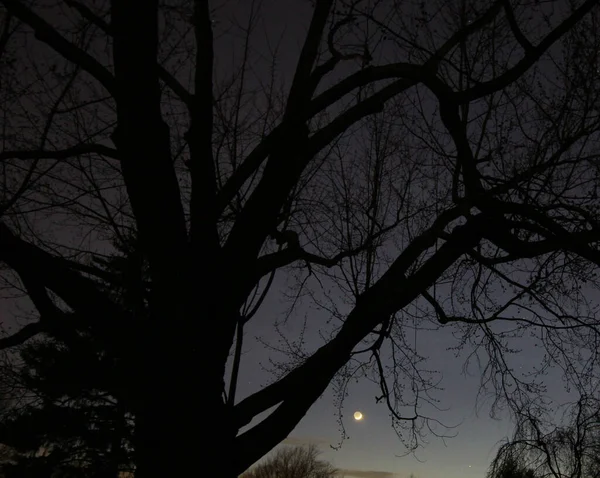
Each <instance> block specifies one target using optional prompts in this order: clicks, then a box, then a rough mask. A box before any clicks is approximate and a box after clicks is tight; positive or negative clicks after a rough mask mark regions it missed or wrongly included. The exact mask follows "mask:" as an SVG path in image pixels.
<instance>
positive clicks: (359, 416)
mask: <svg viewBox="0 0 600 478" xmlns="http://www.w3.org/2000/svg"><path fill="white" fill-rule="evenodd" d="M354 419H355V420H356V421H357V422H359V421H361V420H362V419H363V414H362V413H360V412H354Z"/></svg>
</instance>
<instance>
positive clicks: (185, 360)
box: [134, 330, 237, 478]
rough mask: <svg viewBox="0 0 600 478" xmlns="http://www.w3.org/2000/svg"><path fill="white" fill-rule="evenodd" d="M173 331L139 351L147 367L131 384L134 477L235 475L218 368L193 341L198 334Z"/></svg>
mask: <svg viewBox="0 0 600 478" xmlns="http://www.w3.org/2000/svg"><path fill="white" fill-rule="evenodd" d="M157 332H160V331H157ZM162 332H163V333H162V334H159V335H160V336H161V343H163V344H164V343H165V335H167V336H169V335H173V334H172V333H169V332H168V331H166V330H163V331H162ZM177 335H179V339H178V340H177V341H175V340H173V341H171V343H170V344H169V345H168V346H164V345H163V347H160V348H157V349H155V350H147V352H146V353H145V354H144V355H145V356H146V359H145V361H146V365H148V364H149V363H151V364H152V366H151V367H148V368H147V369H146V370H150V372H149V373H147V374H146V375H145V376H143V377H140V378H141V380H140V381H139V382H138V385H137V388H138V397H137V398H138V400H137V409H136V412H135V413H136V422H135V435H134V447H135V455H136V474H135V476H136V478H149V477H152V478H154V477H159V476H173V477H178V476H188V475H189V474H190V473H193V476H214V477H216V476H218V477H223V478H229V477H235V476H237V474H236V473H235V469H236V466H235V457H234V452H233V443H234V439H235V434H236V433H235V431H234V429H233V426H232V424H233V420H232V414H231V409H230V408H229V407H227V405H226V404H225V402H224V400H223V394H222V391H223V388H224V383H223V372H222V369H223V368H224V367H223V366H219V365H218V364H217V360H215V357H214V356H211V355H210V352H211V351H210V350H205V351H203V350H198V347H197V345H196V346H194V344H193V343H192V342H194V341H195V342H198V341H199V340H200V339H201V337H199V336H197V335H196V334H190V333H187V334H181V333H179V334H177ZM182 335H185V337H183V336H182ZM184 342H185V343H184Z"/></svg>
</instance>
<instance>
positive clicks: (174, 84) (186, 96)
mask: <svg viewBox="0 0 600 478" xmlns="http://www.w3.org/2000/svg"><path fill="white" fill-rule="evenodd" d="M65 3H66V4H67V5H68V6H70V7H71V8H73V9H75V10H76V11H77V12H78V13H79V14H80V15H81V16H82V17H83V18H85V19H86V20H88V21H89V22H90V23H92V24H93V25H96V26H97V27H98V28H100V30H102V31H103V32H104V33H106V34H107V35H109V36H112V29H111V26H110V24H109V23H108V22H106V21H105V20H104V19H103V18H101V17H99V16H98V15H96V14H95V13H94V12H93V11H92V10H90V8H89V7H87V6H86V5H83V4H81V3H80V2H76V1H74V0H65ZM158 76H159V77H160V79H161V80H162V81H164V82H165V84H166V85H167V86H168V87H169V88H171V90H172V91H173V93H175V94H176V95H177V97H178V98H179V99H180V100H181V101H183V102H184V103H185V104H186V105H187V106H188V107H190V105H191V103H192V95H191V94H190V92H189V91H188V90H187V89H185V87H184V86H183V85H182V84H181V83H180V82H179V81H177V79H176V78H175V77H174V76H173V75H171V74H170V73H169V72H168V71H167V70H166V69H165V68H164V67H163V66H162V65H159V66H158Z"/></svg>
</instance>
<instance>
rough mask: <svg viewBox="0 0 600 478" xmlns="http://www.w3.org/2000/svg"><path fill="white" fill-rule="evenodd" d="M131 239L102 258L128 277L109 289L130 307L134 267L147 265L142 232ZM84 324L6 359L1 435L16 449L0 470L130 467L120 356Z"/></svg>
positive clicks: (99, 471) (90, 471)
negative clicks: (138, 239)
mask: <svg viewBox="0 0 600 478" xmlns="http://www.w3.org/2000/svg"><path fill="white" fill-rule="evenodd" d="M128 242H129V244H128V245H129V246H130V247H129V248H124V247H122V246H121V245H119V244H116V245H115V249H116V250H117V251H119V253H120V255H117V256H114V257H111V258H109V259H108V260H105V259H102V260H98V263H99V265H101V266H102V267H103V268H104V270H106V272H107V273H112V274H115V275H118V276H119V277H121V280H122V282H123V283H124V284H128V286H127V289H124V290H118V289H116V290H114V289H113V290H110V291H109V290H107V291H106V292H107V293H109V294H110V295H111V296H112V297H114V298H115V300H116V301H117V302H118V303H119V304H121V305H122V306H124V307H128V306H129V305H130V304H132V303H133V301H132V300H131V298H132V295H133V292H135V290H138V289H137V288H136V287H135V286H134V285H133V283H134V281H133V280H131V278H130V276H129V271H130V270H132V269H133V270H137V271H138V273H140V272H141V273H143V265H142V264H139V263H138V262H137V261H136V257H137V256H136V253H135V240H130V241H128ZM130 264H135V268H132V267H130ZM141 280H142V276H141V275H140V276H139V277H138V282H140V281H141ZM71 320H73V318H71ZM82 325H85V324H82V323H80V322H79V323H76V324H74V326H73V327H72V328H71V327H70V328H69V329H68V330H66V331H65V330H55V331H53V332H52V333H51V334H49V336H48V337H46V338H43V339H40V338H37V339H34V340H31V341H29V342H27V343H26V344H24V345H23V346H21V347H20V349H19V354H18V356H19V359H18V360H14V359H13V360H10V359H7V360H6V363H5V364H4V366H3V367H2V370H1V375H0V376H1V378H2V394H3V397H2V398H3V401H4V402H5V403H6V402H8V403H9V405H8V406H5V407H4V408H5V409H4V410H3V411H2V414H1V415H0V443H2V444H3V446H6V447H7V449H9V450H12V451H13V453H12V454H11V455H10V456H9V458H10V459H8V460H4V462H3V463H0V476H6V477H11V476H16V477H20V476H31V477H34V476H40V477H44V478H46V477H49V476H60V477H63V478H69V477H70V478H76V477H96V478H118V477H120V476H121V473H123V472H126V471H128V470H131V457H130V453H129V450H130V449H131V446H130V443H131V436H132V427H131V420H130V417H129V416H128V412H127V410H126V409H125V408H124V406H123V403H122V402H123V397H122V395H121V384H120V376H121V374H120V371H119V365H118V360H119V357H115V356H114V355H112V354H111V351H110V350H106V349H105V348H104V347H103V344H102V343H101V342H98V341H97V340H95V339H94V337H93V335H92V334H90V330H89V328H88V327H81V326H82ZM65 332H67V333H65Z"/></svg>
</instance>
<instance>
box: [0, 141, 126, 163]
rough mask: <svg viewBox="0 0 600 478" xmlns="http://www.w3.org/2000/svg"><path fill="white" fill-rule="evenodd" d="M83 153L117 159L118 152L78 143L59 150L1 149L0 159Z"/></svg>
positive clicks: (42, 157) (57, 156)
mask: <svg viewBox="0 0 600 478" xmlns="http://www.w3.org/2000/svg"><path fill="white" fill-rule="evenodd" d="M83 154H98V155H100V156H106V157H107V158H113V159H119V153H118V151H117V150H116V149H114V148H110V147H108V146H104V145H102V144H87V143H83V144H79V145H77V146H73V147H71V148H67V149H61V150H55V151H52V150H43V151H36V150H30V151H27V150H25V151H2V152H0V161H6V160H8V159H68V158H72V157H75V156H81V155H83Z"/></svg>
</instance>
